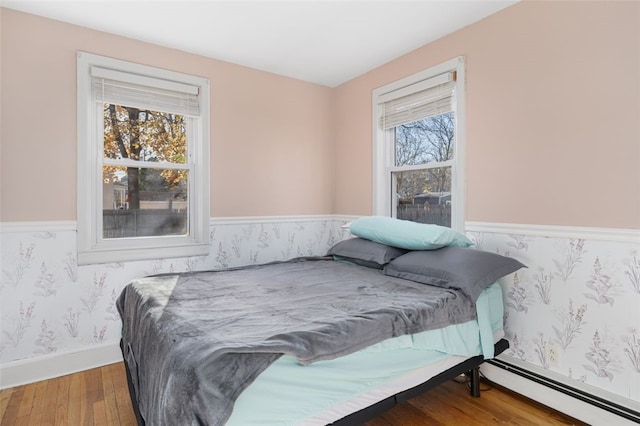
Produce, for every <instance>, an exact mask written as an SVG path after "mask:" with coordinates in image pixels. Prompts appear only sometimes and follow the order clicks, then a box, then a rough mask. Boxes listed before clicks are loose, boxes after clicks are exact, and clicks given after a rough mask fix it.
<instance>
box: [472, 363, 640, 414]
mask: <svg viewBox="0 0 640 426" xmlns="http://www.w3.org/2000/svg"><path fill="white" fill-rule="evenodd" d="M480 371H481V372H482V374H483V375H484V376H485V377H486V378H487V379H489V380H490V381H492V382H494V383H496V384H498V385H500V386H503V387H505V388H507V389H510V390H512V391H514V392H516V393H519V394H521V395H524V396H526V397H527V398H530V399H532V400H534V401H537V402H539V403H541V404H543V405H546V406H547V407H551V408H553V409H554V410H557V411H560V412H561V413H565V414H566V415H568V416H571V417H574V418H576V419H578V420H582V421H583V422H585V423H588V424H590V425H593V426H600V425H602V426H609V425H620V426H622V425H637V423H635V422H633V421H631V420H627V419H625V418H623V417H620V416H618V415H616V414H613V413H611V412H609V411H606V410H604V409H602V408H599V407H596V406H595V405H592V404H589V403H587V402H584V401H581V400H579V399H577V398H574V397H572V396H570V395H566V394H564V393H562V392H559V391H556V390H554V389H551V388H549V387H547V386H544V385H542V384H539V383H536V382H534V381H531V380H529V379H527V378H525V377H522V376H519V375H517V374H514V373H511V372H509V371H507V370H504V369H502V368H500V367H496V366H493V365H491V364H487V363H484V364H482V366H481V367H480Z"/></svg>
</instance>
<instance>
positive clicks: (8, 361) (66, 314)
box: [0, 216, 349, 388]
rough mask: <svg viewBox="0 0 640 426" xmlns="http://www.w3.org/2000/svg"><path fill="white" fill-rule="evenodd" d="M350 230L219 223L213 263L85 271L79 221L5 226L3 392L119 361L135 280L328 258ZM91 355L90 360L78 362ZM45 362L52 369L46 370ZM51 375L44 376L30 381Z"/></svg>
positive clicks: (256, 221) (280, 220) (0, 340)
mask: <svg viewBox="0 0 640 426" xmlns="http://www.w3.org/2000/svg"><path fill="white" fill-rule="evenodd" d="M346 221H348V218H346V219H341V218H339V217H335V216H300V217H290V216H286V217H264V218H261V217H256V218H222V219H212V220H211V223H210V235H211V250H210V253H209V255H208V256H205V257H187V258H176V259H156V260H152V261H139V262H121V263H112V264H100V265H98V264H96V265H84V266H78V263H77V260H76V227H75V222H38V223H2V227H1V233H0V236H1V239H2V241H1V251H2V252H1V257H0V260H1V262H2V277H1V280H0V299H1V302H0V311H1V318H0V331H1V336H0V373H1V374H0V387H2V388H6V387H11V386H15V385H18V384H22V383H26V382H30V381H34V380H38V379H42V378H48V377H55V376H56V375H62V374H68V373H70V372H72V371H69V363H67V362H65V359H67V358H69V357H73V358H72V359H74V360H75V361H74V362H73V365H75V366H76V369H75V371H80V370H83V369H85V368H91V367H95V366H96V365H94V364H95V355H92V354H95V353H96V350H99V349H100V348H103V347H108V348H110V349H109V351H110V352H109V353H110V355H109V356H108V359H109V360H110V361H111V362H114V361H116V360H117V359H113V358H114V357H113V353H114V351H113V349H112V348H114V347H116V346H117V343H118V341H119V339H120V329H121V322H120V318H119V315H118V312H117V311H116V307H115V300H116V298H117V297H118V296H119V294H120V292H121V291H122V289H123V287H124V286H125V285H126V284H127V282H129V281H130V280H131V279H134V278H136V277H141V276H145V275H151V274H157V273H164V272H183V271H196V270H207V269H220V268H228V267H234V266H243V265H251V264H258V263H266V262H271V261H276V260H287V259H290V258H293V257H299V256H315V255H324V254H326V253H327V250H328V249H329V247H331V246H332V245H333V244H335V243H336V242H338V241H340V240H342V239H344V238H345V237H347V236H348V235H349V234H348V231H345V230H344V229H343V228H341V226H342V225H344V224H345V223H346ZM82 352H86V353H87V354H88V356H87V357H84V358H83V357H82V356H78V353H82ZM69 359H71V358H69ZM43 363H44V365H45V366H48V367H50V368H41V367H42V366H41V365H40V364H43ZM57 365H59V366H61V367H60V368H57V367H56V366H57ZM45 370H46V371H47V374H44V373H43V375H42V376H40V375H39V374H36V376H35V377H34V375H33V374H30V373H31V372H33V371H45ZM23 373H24V374H23ZM45 376H47V377H45Z"/></svg>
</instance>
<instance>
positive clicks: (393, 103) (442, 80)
mask: <svg viewBox="0 0 640 426" xmlns="http://www.w3.org/2000/svg"><path fill="white" fill-rule="evenodd" d="M416 90H418V91H416ZM454 90H455V73H454V72H449V73H446V74H442V75H440V76H437V77H434V78H431V79H429V80H425V81H421V82H419V83H416V84H414V85H412V86H409V87H405V88H402V89H398V90H397V91H394V92H391V93H388V94H386V95H385V96H384V98H387V99H390V100H388V101H386V102H383V103H382V117H381V118H380V125H381V127H382V128H383V129H384V130H387V129H391V128H393V127H396V126H400V125H402V124H407V123H411V122H413V121H416V120H421V119H423V118H427V117H431V116H434V115H440V114H444V113H447V112H449V111H453V108H454V98H453V96H454ZM404 92H409V94H407V95H403V93H404Z"/></svg>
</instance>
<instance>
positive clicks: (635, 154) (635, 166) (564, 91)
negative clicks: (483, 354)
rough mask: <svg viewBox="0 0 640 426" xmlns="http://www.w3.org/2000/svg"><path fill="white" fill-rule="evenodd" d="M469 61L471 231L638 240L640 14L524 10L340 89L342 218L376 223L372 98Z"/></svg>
mask: <svg viewBox="0 0 640 426" xmlns="http://www.w3.org/2000/svg"><path fill="white" fill-rule="evenodd" d="M459 55H464V56H465V57H466V61H467V68H466V69H467V165H466V172H467V211H466V220H467V221H483V222H484V221H486V222H499V223H501V222H504V223H522V224H541V225H545V224H547V225H571V226H595V227H613V228H616V227H619V228H640V3H639V2H533V1H532V2H528V1H527V2H524V3H519V4H516V5H514V6H512V7H509V8H507V9H504V10H503V11H501V12H499V13H497V14H495V15H492V16H490V17H488V18H486V19H484V20H482V21H480V22H478V23H476V24H473V25H471V26H469V27H466V28H464V29H462V30H461V31H458V32H456V33H453V34H451V35H449V36H447V37H444V38H442V39H440V40H438V41H436V42H434V43H431V44H428V45H426V46H423V47H422V48H420V49H417V50H415V51H413V52H411V53H410V54H408V55H405V56H403V57H401V58H399V59H397V60H394V61H392V62H390V63H388V64H385V65H383V66H381V67H379V68H377V69H375V70H372V71H370V72H369V73H367V74H365V75H362V76H360V77H358V78H356V79H354V80H352V81H350V82H348V83H346V84H344V85H342V86H340V87H339V88H337V89H336V91H335V94H334V96H335V102H336V106H335V111H336V120H335V123H336V144H337V145H336V175H335V180H336V193H335V211H336V213H343V214H355V215H367V214H371V167H372V149H371V146H372V142H371V129H372V124H371V91H372V90H373V89H375V88H377V87H380V86H383V85H385V84H388V83H390V82H392V81H395V80H398V79H400V78H402V77H405V76H407V75H411V74H414V73H416V72H418V71H421V70H424V69H427V68H429V67H431V66H433V65H436V64H439V63H441V62H444V61H446V60H448V59H451V58H453V57H456V56H459Z"/></svg>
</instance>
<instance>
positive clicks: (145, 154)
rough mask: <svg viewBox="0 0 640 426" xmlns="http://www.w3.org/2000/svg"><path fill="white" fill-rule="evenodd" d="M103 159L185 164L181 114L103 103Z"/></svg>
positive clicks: (183, 125)
mask: <svg viewBox="0 0 640 426" xmlns="http://www.w3.org/2000/svg"><path fill="white" fill-rule="evenodd" d="M103 115H104V157H105V158H111V159H122V158H129V159H132V160H139V161H167V162H170V163H177V164H185V163H186V156H187V136H186V123H187V119H186V117H185V116H183V115H179V114H171V113H167V112H158V111H149V110H143V109H139V108H133V107H126V106H122V105H114V104H107V103H105V104H104V107H103Z"/></svg>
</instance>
